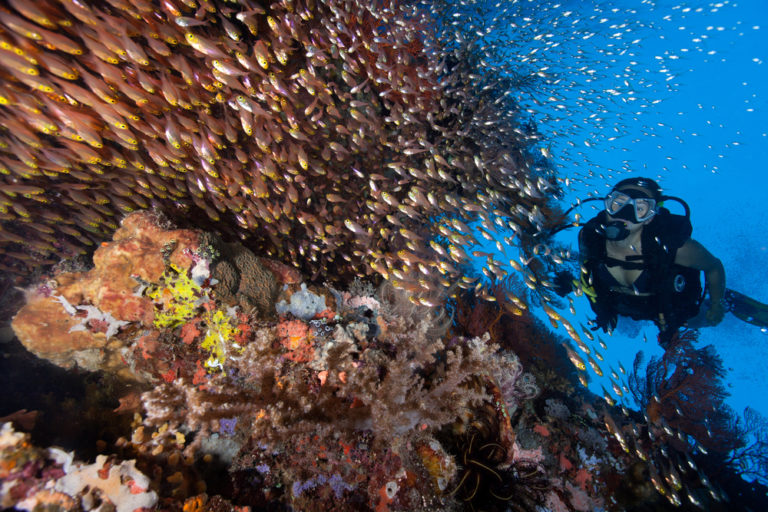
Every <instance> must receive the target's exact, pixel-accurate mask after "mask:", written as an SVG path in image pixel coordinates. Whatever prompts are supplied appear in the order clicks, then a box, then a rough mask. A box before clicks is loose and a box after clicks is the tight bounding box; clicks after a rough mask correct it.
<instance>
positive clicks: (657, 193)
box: [613, 177, 661, 201]
mask: <svg viewBox="0 0 768 512" xmlns="http://www.w3.org/2000/svg"><path fill="white" fill-rule="evenodd" d="M630 185H631V186H634V187H640V188H644V189H645V190H647V191H648V192H650V193H651V195H652V196H653V199H655V200H656V201H660V200H661V187H660V186H659V184H658V183H656V182H655V181H653V180H652V179H650V178H642V177H639V178H627V179H625V180H621V181H620V182H618V183H617V184H616V185H614V186H613V190H621V189H622V188H624V187H628V186H630Z"/></svg>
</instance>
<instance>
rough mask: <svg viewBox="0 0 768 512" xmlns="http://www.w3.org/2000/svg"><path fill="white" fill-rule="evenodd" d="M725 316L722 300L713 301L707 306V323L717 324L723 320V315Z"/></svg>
mask: <svg viewBox="0 0 768 512" xmlns="http://www.w3.org/2000/svg"><path fill="white" fill-rule="evenodd" d="M724 316H725V306H723V304H722V302H719V301H718V302H713V303H712V304H710V306H709V310H708V311H707V322H709V325H717V324H719V323H720V322H722V321H723V317H724Z"/></svg>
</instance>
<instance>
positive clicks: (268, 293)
mask: <svg viewBox="0 0 768 512" xmlns="http://www.w3.org/2000/svg"><path fill="white" fill-rule="evenodd" d="M219 247H220V248H221V256H220V259H219V260H218V261H216V263H215V264H214V266H213V268H212V269H211V277H213V278H214V279H217V280H218V281H219V283H218V284H217V285H216V295H217V297H218V298H219V299H220V300H222V301H223V302H226V303H228V304H238V305H239V306H240V307H241V308H243V310H244V311H251V310H255V311H256V312H257V313H258V314H259V315H260V316H262V317H269V316H272V315H274V309H275V306H274V301H275V298H276V297H277V294H278V291H279V284H278V281H277V280H276V279H275V274H274V273H273V272H272V271H271V270H270V268H271V267H275V266H274V265H269V266H266V265H263V264H262V260H261V259H260V258H257V257H256V256H255V255H254V254H253V253H252V252H251V251H249V250H248V249H246V248H245V247H243V246H242V245H241V244H237V243H234V244H225V243H221V244H220V245H219Z"/></svg>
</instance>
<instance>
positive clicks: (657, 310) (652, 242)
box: [555, 178, 768, 347]
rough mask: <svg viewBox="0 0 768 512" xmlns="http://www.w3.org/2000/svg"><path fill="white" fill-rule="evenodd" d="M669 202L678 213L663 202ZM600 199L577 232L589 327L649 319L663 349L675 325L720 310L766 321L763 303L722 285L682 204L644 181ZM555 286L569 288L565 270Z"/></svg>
mask: <svg viewBox="0 0 768 512" xmlns="http://www.w3.org/2000/svg"><path fill="white" fill-rule="evenodd" d="M670 200H673V201H676V202H678V203H680V204H681V205H682V206H683V207H684V209H685V215H677V214H673V213H671V212H670V211H669V210H668V209H667V208H664V207H663V206H662V204H663V203H664V202H665V201H670ZM603 201H604V203H605V209H604V210H603V211H601V212H600V213H598V214H597V216H596V217H594V218H593V219H591V220H589V221H588V222H587V223H586V224H584V225H583V227H582V229H581V231H580V232H579V253H580V263H581V278H580V288H581V290H582V291H583V292H584V294H585V295H586V296H587V297H588V299H589V303H590V306H591V307H592V310H593V311H594V313H595V314H596V315H597V317H596V318H595V319H594V320H593V321H592V322H591V323H592V325H593V330H597V329H602V330H603V331H604V332H610V331H612V330H613V329H614V328H615V327H616V324H617V317H618V316H627V317H631V318H632V319H634V320H652V321H653V322H654V323H655V324H656V326H657V327H658V328H659V343H660V344H661V345H662V347H665V346H666V345H667V344H668V343H669V341H670V340H671V339H672V337H673V336H674V335H675V334H676V333H677V332H678V330H679V329H680V328H681V327H684V326H685V327H689V328H694V329H695V328H699V327H705V326H714V325H717V324H719V323H720V322H721V321H722V319H723V316H724V314H725V312H726V310H728V311H730V312H731V313H733V314H734V315H736V316H737V317H739V318H741V319H742V320H745V321H747V322H750V323H753V324H755V325H759V326H763V327H765V326H768V306H766V305H764V304H761V303H759V302H757V301H755V300H753V299H750V298H749V297H746V296H745V295H743V294H741V293H738V292H735V291H733V290H729V289H726V287H725V270H724V268H723V264H722V263H721V262H720V260H719V259H717V258H716V257H715V256H713V255H712V254H711V253H710V252H709V251H708V250H707V249H706V248H705V247H704V246H703V245H701V244H700V243H699V242H697V241H696V240H693V239H692V238H691V232H692V226H691V222H690V209H689V207H688V205H687V203H686V202H685V201H683V200H682V199H680V198H677V197H673V196H667V195H663V194H662V191H661V188H660V187H659V185H658V184H657V183H656V182H655V181H653V180H651V179H648V178H629V179H625V180H622V181H620V182H619V183H617V184H616V185H615V186H614V187H613V189H612V190H611V192H610V193H609V194H608V195H607V196H606V197H605V198H604V199H603ZM701 272H704V281H705V287H704V289H702V286H701V280H700V273H701ZM555 285H556V291H557V293H558V294H559V295H561V296H564V295H565V294H567V293H568V292H570V291H572V290H573V285H574V283H573V282H572V278H571V276H570V273H568V272H561V273H559V274H558V275H557V277H556V278H555Z"/></svg>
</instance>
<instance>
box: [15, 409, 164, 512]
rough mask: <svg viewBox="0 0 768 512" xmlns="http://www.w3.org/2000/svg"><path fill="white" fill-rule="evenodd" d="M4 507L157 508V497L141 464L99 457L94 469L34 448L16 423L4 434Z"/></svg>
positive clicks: (61, 453) (122, 511) (58, 452)
mask: <svg viewBox="0 0 768 512" xmlns="http://www.w3.org/2000/svg"><path fill="white" fill-rule="evenodd" d="M0 479H2V482H3V485H2V487H0V505H2V506H3V507H14V509H15V510H25V511H29V512H32V511H36V510H97V511H98V510H116V511H117V512H134V511H135V510H144V509H147V510H148V509H151V508H152V507H154V506H155V504H156V503H157V494H156V493H155V492H154V491H151V490H149V478H147V477H146V476H145V475H144V474H142V473H141V472H140V471H138V470H137V469H136V467H135V461H132V460H131V461H122V462H119V463H118V462H117V461H116V460H114V459H110V458H107V457H106V456H104V455H99V456H98V457H97V458H96V461H95V462H94V463H93V464H85V463H83V462H80V461H75V460H74V459H73V454H72V453H67V452H64V451H63V450H61V449H59V448H48V449H47V450H44V449H41V448H37V447H35V446H33V445H32V443H31V442H30V439H29V435H28V434H24V433H21V432H16V431H14V429H13V427H12V426H11V424H10V423H5V424H3V425H2V428H1V429H0Z"/></svg>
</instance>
